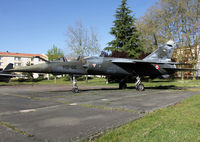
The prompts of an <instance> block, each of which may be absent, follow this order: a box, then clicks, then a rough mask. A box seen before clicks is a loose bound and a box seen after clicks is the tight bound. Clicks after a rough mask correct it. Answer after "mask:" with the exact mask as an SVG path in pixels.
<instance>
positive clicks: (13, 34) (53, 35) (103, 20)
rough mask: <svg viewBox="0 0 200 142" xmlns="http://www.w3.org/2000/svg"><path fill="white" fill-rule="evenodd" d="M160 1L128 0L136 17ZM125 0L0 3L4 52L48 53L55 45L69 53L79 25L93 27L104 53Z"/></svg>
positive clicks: (6, 0)
mask: <svg viewBox="0 0 200 142" xmlns="http://www.w3.org/2000/svg"><path fill="white" fill-rule="evenodd" d="M156 1H157V0H128V6H129V7H130V9H131V10H132V11H133V14H134V15H135V17H136V18H139V17H141V16H143V15H144V14H145V12H146V11H147V9H148V8H150V7H151V6H153V5H154V4H155V2H156ZM120 4H121V0H0V52H6V51H9V52H17V53H32V54H46V53H47V51H48V49H50V48H52V46H53V44H54V45H56V46H57V47H58V48H61V49H62V50H63V51H64V53H65V54H68V52H70V49H69V48H67V42H66V40H67V38H68V37H67V29H68V27H69V26H73V25H74V24H75V22H77V21H81V23H82V24H83V25H84V26H85V27H87V28H90V27H92V28H93V29H94V30H95V32H96V33H97V34H98V38H99V43H100V45H101V50H103V49H104V48H105V47H106V46H107V43H108V42H109V41H111V40H112V39H113V37H112V36H111V35H110V34H109V32H110V29H111V27H112V25H113V23H112V22H113V21H114V20H115V17H114V14H115V11H116V8H118V7H119V5H120Z"/></svg>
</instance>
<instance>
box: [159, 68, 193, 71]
mask: <svg viewBox="0 0 200 142" xmlns="http://www.w3.org/2000/svg"><path fill="white" fill-rule="evenodd" d="M163 69H166V70H168V71H197V70H196V69H190V68H183V69H181V68H163Z"/></svg>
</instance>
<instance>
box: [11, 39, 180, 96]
mask: <svg viewBox="0 0 200 142" xmlns="http://www.w3.org/2000/svg"><path fill="white" fill-rule="evenodd" d="M175 46H176V44H175V43H174V42H173V41H171V40H170V41H168V42H167V43H166V44H165V45H164V46H161V47H159V48H158V49H157V50H155V51H154V52H153V53H151V54H150V55H149V56H147V57H146V58H144V59H143V60H135V59H124V58H111V57H85V58H78V59H77V60H74V61H67V60H65V59H64V58H60V59H59V60H56V61H53V62H50V61H47V60H44V59H43V60H44V61H45V63H42V64H37V65H32V66H27V67H20V68H16V69H11V70H9V71H14V72H34V73H52V74H69V75H71V76H72V80H73V89H72V91H73V92H79V90H78V86H77V83H76V78H75V77H76V76H77V75H106V76H117V77H120V78H121V81H120V82H119V88H120V89H123V88H126V86H127V85H126V79H127V78H130V76H135V77H136V80H137V81H136V82H135V86H136V89H137V90H139V91H143V90H144V85H143V84H142V83H141V79H140V78H141V77H143V76H149V77H150V78H156V77H163V78H167V77H169V75H170V74H173V73H174V72H176V71H180V70H182V69H178V68H176V65H178V64H179V63H176V62H172V61H171V57H172V54H173V51H174V48H175ZM38 58H40V57H38Z"/></svg>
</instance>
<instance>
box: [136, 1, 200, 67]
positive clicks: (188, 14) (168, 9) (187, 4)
mask: <svg viewBox="0 0 200 142" xmlns="http://www.w3.org/2000/svg"><path fill="white" fill-rule="evenodd" d="M137 27H138V29H139V31H140V32H141V33H142V35H143V36H142V38H143V40H144V41H145V51H146V52H148V51H150V50H152V49H153V48H156V47H157V45H158V44H163V43H165V42H166V41H167V40H170V39H172V40H174V41H175V42H176V43H177V44H178V45H179V47H180V49H181V50H180V51H183V53H179V54H177V55H178V58H177V61H178V62H187V63H190V64H193V65H195V64H196V62H197V55H198V49H197V45H199V43H200V38H199V36H200V28H199V27H200V0H160V1H159V2H157V3H156V4H155V5H154V6H153V7H151V8H150V9H149V10H148V11H147V13H146V14H145V16H143V17H141V18H140V19H139V20H138V21H137ZM188 49H189V56H190V57H189V58H188V57H187V58H186V57H185V53H186V51H187V54H188Z"/></svg>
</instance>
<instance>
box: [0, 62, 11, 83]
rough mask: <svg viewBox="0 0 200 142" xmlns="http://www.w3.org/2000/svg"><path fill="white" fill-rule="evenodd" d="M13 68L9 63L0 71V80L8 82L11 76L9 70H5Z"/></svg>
mask: <svg viewBox="0 0 200 142" xmlns="http://www.w3.org/2000/svg"><path fill="white" fill-rule="evenodd" d="M9 69H13V64H12V63H9V64H8V65H7V66H6V67H5V69H4V70H2V71H1V72H0V82H6V83H8V82H9V81H10V79H11V78H12V75H11V73H10V72H7V71H6V70H9Z"/></svg>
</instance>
